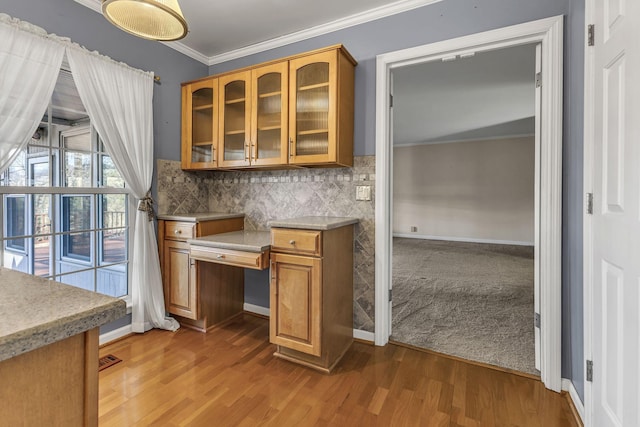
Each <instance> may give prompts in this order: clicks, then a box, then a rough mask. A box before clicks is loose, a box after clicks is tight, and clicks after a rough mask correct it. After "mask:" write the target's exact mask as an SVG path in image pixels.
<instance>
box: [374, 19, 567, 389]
mask: <svg viewBox="0 0 640 427" xmlns="http://www.w3.org/2000/svg"><path fill="white" fill-rule="evenodd" d="M562 37H563V17H562V16H555V17H551V18H546V19H541V20H538V21H532V22H527V23H524V24H519V25H514V26H510V27H505V28H500V29H497V30H492V31H487V32H483V33H478V34H472V35H469V36H464V37H460V38H456V39H451V40H445V41H442V42H437V43H431V44H428V45H423V46H418V47H414V48H409V49H403V50H399V51H395V52H389V53H385V54H381V55H378V56H377V63H376V67H377V69H376V181H377V184H376V195H375V197H376V202H375V209H376V211H375V218H376V219H375V225H376V246H375V248H376V249H375V254H376V256H375V281H376V282H375V283H376V284H375V343H376V345H385V344H386V343H387V342H388V341H389V332H390V328H389V322H390V309H389V302H388V301H389V288H390V285H391V282H392V278H391V221H390V218H391V210H392V207H391V177H392V172H393V171H392V163H391V161H392V156H393V153H392V150H391V146H390V138H389V132H390V131H391V129H390V120H389V93H390V92H389V90H390V89H389V87H390V78H391V71H392V70H393V69H394V68H399V67H404V66H407V65H412V64H418V63H422V62H427V61H434V60H441V59H442V58H444V57H450V56H453V55H464V54H465V53H470V52H481V51H486V50H495V49H499V48H504V47H510V46H517V45H523V44H530V43H541V44H542V76H543V77H542V80H543V85H542V102H541V120H542V128H541V135H540V137H541V146H540V152H539V156H540V164H539V166H538V165H537V166H536V167H539V172H540V173H539V175H538V176H539V177H540V180H539V181H540V182H539V183H536V184H537V185H538V186H539V188H540V203H539V207H540V209H539V215H538V218H539V221H540V224H539V231H540V234H539V242H540V248H539V249H540V250H539V251H537V252H536V257H537V258H538V259H539V263H538V264H539V271H536V272H535V277H536V280H539V287H540V311H541V312H540V316H541V328H540V338H541V343H540V347H541V360H540V373H541V380H542V382H543V383H544V384H545V386H546V387H547V388H549V389H551V390H554V391H557V392H559V391H560V390H561V350H562V340H561V338H562V318H561V315H562V289H561V286H562V112H563V96H562V72H563V56H562V55H563V38H562Z"/></svg>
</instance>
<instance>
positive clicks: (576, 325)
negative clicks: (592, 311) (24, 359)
mask: <svg viewBox="0 0 640 427" xmlns="http://www.w3.org/2000/svg"><path fill="white" fill-rule="evenodd" d="M584 17H585V2H584V0H570V1H569V14H568V16H567V18H566V19H565V24H566V27H567V28H565V56H564V59H565V63H564V67H565V68H564V84H565V89H564V105H565V107H564V139H563V144H564V145H563V153H562V155H563V160H562V167H563V185H562V192H563V197H562V213H563V215H562V309H563V312H562V344H563V345H562V352H563V355H562V356H563V357H562V376H563V377H565V378H571V380H572V382H573V385H574V386H575V388H576V390H577V392H578V394H579V395H580V398H581V399H582V401H583V402H584V368H583V366H584V322H583V299H582V290H583V278H582V268H583V266H582V264H583V263H582V259H583V258H582V215H583V203H582V200H583V185H582V184H583V164H584V162H583V122H584V120H583V113H584V108H583V106H584V46H585V40H584V29H585V25H586V24H585V21H584V19H585V18H584Z"/></svg>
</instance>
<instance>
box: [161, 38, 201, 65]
mask: <svg viewBox="0 0 640 427" xmlns="http://www.w3.org/2000/svg"><path fill="white" fill-rule="evenodd" d="M160 43H162V44H163V45H165V46H167V47H170V48H171V49H173V50H177V51H178V52H180V53H181V54H183V55H187V56H188V57H189V58H191V59H195V60H196V61H198V62H201V63H203V64H204V65H209V61H210V58H209V57H208V56H206V55H203V54H201V53H200V52H198V51H197V50H195V49H192V48H190V47H189V46H187V45H186V44H184V43H180V42H160Z"/></svg>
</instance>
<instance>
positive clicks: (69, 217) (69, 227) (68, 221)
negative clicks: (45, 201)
mask: <svg viewBox="0 0 640 427" xmlns="http://www.w3.org/2000/svg"><path fill="white" fill-rule="evenodd" d="M89 229H91V196H62V231H78V230H89Z"/></svg>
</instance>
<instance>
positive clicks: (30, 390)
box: [0, 268, 126, 426]
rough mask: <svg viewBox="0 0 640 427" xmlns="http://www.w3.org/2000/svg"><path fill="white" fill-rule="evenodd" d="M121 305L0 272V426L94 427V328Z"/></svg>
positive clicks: (41, 280)
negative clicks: (57, 426) (0, 383)
mask: <svg viewBox="0 0 640 427" xmlns="http://www.w3.org/2000/svg"><path fill="white" fill-rule="evenodd" d="M125 313H126V305H125V302H124V301H122V300H120V299H117V298H112V297H108V296H105V295H101V294H97V293H94V292H89V291H86V290H84V289H79V288H75V287H73V286H69V285H64V284H62V283H58V282H54V281H51V280H47V279H44V278H42V277H36V276H31V275H28V274H24V273H20V272H17V271H13V270H8V269H5V268H0V378H2V385H1V386H0V414H2V421H0V424H2V425H60V426H80V425H82V426H97V425H98V329H99V326H101V325H103V324H105V323H108V322H111V321H113V320H116V319H118V318H120V317H122V316H124V315H125Z"/></svg>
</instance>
